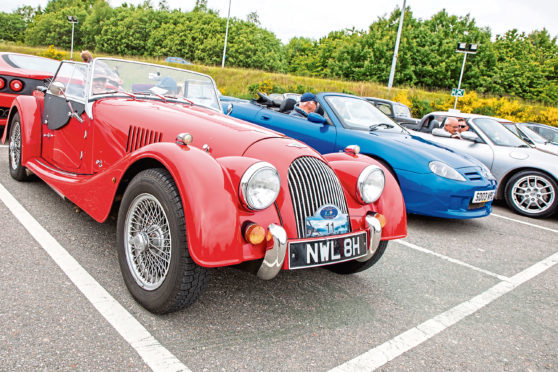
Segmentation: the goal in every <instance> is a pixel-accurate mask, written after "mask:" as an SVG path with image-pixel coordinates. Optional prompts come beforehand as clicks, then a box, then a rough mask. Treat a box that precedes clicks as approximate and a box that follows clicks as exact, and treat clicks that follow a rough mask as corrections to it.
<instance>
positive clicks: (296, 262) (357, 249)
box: [288, 232, 368, 269]
mask: <svg viewBox="0 0 558 372" xmlns="http://www.w3.org/2000/svg"><path fill="white" fill-rule="evenodd" d="M367 247H368V245H367V244H366V232H358V233H352V234H348V235H343V236H336V237H331V238H322V239H305V240H300V241H294V242H289V248H288V254H289V268H290V269H302V268H305V267H313V266H322V265H328V264H332V263H336V262H343V261H348V260H352V259H355V258H358V257H362V256H364V255H365V254H366V253H367Z"/></svg>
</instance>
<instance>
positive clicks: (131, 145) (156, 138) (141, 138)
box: [126, 126, 163, 152]
mask: <svg viewBox="0 0 558 372" xmlns="http://www.w3.org/2000/svg"><path fill="white" fill-rule="evenodd" d="M162 137H163V134H162V133H160V132H155V131H153V130H150V129H144V128H139V127H134V126H131V127H130V129H129V130H128V143H127V145H126V152H132V151H135V150H137V149H139V148H140V147H143V146H145V145H149V144H151V143H155V142H161V140H162Z"/></svg>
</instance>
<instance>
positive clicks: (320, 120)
mask: <svg viewBox="0 0 558 372" xmlns="http://www.w3.org/2000/svg"><path fill="white" fill-rule="evenodd" d="M308 121H309V122H311V123H317V124H325V123H326V119H325V118H324V117H323V116H322V115H320V114H316V113H315V112H311V113H309V114H308Z"/></svg>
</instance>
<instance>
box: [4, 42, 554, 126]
mask: <svg viewBox="0 0 558 372" xmlns="http://www.w3.org/2000/svg"><path fill="white" fill-rule="evenodd" d="M0 51H10V52H16V53H26V54H34V55H42V56H47V57H50V58H56V59H70V51H67V50H56V49H54V48H53V47H52V46H51V47H49V48H46V47H42V48H41V47H29V46H24V45H16V44H12V43H5V42H0ZM95 56H96V57H100V56H109V55H106V54H102V53H95ZM111 57H117V58H127V59H132V60H138V61H144V62H151V63H158V64H166V65H170V66H174V67H181V68H183V67H185V66H184V65H180V64H174V63H166V62H164V58H154V57H138V56H124V57H122V56H114V55H111ZM74 59H79V51H74ZM186 67H187V68H188V69H190V70H193V71H197V72H201V73H204V74H207V75H210V76H212V77H213V79H215V82H216V83H217V86H218V87H219V89H220V90H221V93H223V94H224V95H229V96H234V97H241V98H249V97H250V96H252V94H253V92H254V91H256V90H261V91H264V92H266V93H271V92H284V91H291V92H293V91H296V92H303V91H307V90H308V91H313V92H321V91H332V92H346V93H352V94H356V95H359V96H373V97H380V98H387V99H391V100H395V101H399V102H402V103H404V104H406V105H408V106H409V107H411V110H412V112H413V115H414V116H415V117H419V118H420V117H422V116H423V115H425V114H427V113H428V112H431V111H438V110H441V111H445V110H447V109H449V108H453V104H454V100H455V98H454V97H451V96H450V94H449V92H445V91H444V92H442V91H427V90H421V89H418V88H407V87H398V88H392V89H388V88H387V87H385V86H383V85H380V84H377V83H373V82H353V81H342V80H333V79H321V78H313V77H305V76H294V75H287V74H278V73H271V72H265V71H260V70H250V69H242V68H232V67H225V68H224V69H223V68H221V67H220V66H204V65H188V66H186ZM457 108H458V109H460V110H461V111H463V112H474V113H479V114H485V115H490V116H497V117H502V118H506V119H509V120H512V121H516V122H522V121H534V122H539V123H545V124H550V125H554V126H558V107H555V106H545V105H541V104H536V103H529V102H526V101H523V100H520V99H515V98H509V97H500V98H497V97H490V96H479V95H478V94H477V93H475V92H473V91H471V92H467V94H466V95H465V97H463V98H460V99H459V101H458V104H457Z"/></svg>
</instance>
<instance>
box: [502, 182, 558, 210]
mask: <svg viewBox="0 0 558 372" xmlns="http://www.w3.org/2000/svg"><path fill="white" fill-rule="evenodd" d="M555 197H556V190H555V189H554V186H553V185H552V184H551V183H550V182H549V181H548V180H547V179H545V178H543V177H539V176H534V175H526V176H524V177H521V178H519V179H518V180H517V181H516V182H515V183H514V184H513V186H512V200H513V203H514V204H515V205H516V206H517V208H519V209H520V210H522V211H523V212H525V213H541V212H545V211H546V210H548V209H549V208H550V207H552V205H553V204H554V198H555Z"/></svg>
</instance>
